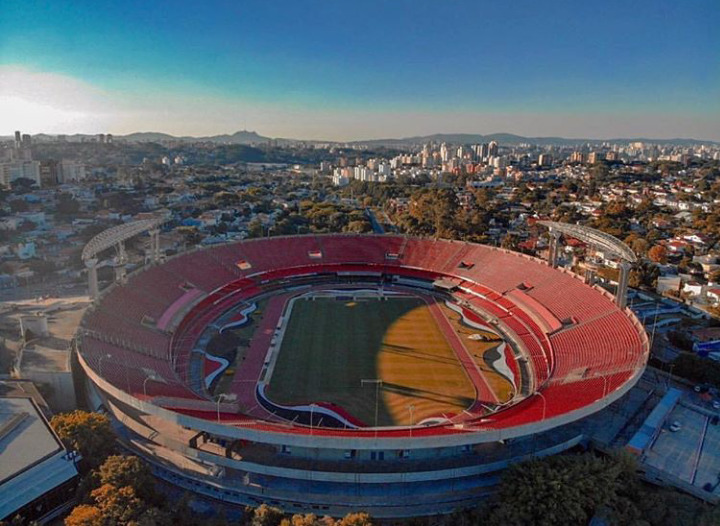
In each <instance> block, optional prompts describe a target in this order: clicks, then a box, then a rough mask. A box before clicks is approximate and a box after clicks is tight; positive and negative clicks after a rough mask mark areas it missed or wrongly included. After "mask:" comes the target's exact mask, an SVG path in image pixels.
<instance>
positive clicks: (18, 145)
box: [15, 131, 22, 150]
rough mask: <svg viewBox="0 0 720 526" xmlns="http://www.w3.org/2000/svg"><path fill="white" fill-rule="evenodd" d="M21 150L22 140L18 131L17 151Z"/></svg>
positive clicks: (16, 134)
mask: <svg viewBox="0 0 720 526" xmlns="http://www.w3.org/2000/svg"><path fill="white" fill-rule="evenodd" d="M20 148H22V139H21V136H20V132H19V131H16V132H15V149H16V150H19V149H20Z"/></svg>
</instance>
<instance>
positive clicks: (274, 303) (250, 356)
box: [230, 294, 290, 418]
mask: <svg viewBox="0 0 720 526" xmlns="http://www.w3.org/2000/svg"><path fill="white" fill-rule="evenodd" d="M289 297H290V295H289V294H283V295H280V296H272V297H271V298H270V300H269V301H268V303H267V305H266V306H265V311H264V312H263V317H262V320H261V321H260V324H259V325H258V328H257V329H256V330H255V333H254V334H253V336H252V341H251V342H250V348H249V349H248V351H247V353H246V354H245V359H244V360H243V361H241V362H239V363H236V364H235V368H236V369H235V377H234V378H233V381H232V385H231V387H230V392H231V393H235V394H236V395H237V401H238V402H239V403H240V406H241V407H242V408H243V410H244V412H245V413H246V414H248V415H251V416H254V417H258V418H275V417H274V415H272V414H271V413H268V412H267V411H266V410H265V409H264V408H263V407H262V406H261V405H260V404H258V402H257V400H256V399H255V386H256V385H257V382H258V380H259V379H260V373H261V372H262V369H263V365H264V363H265V356H266V355H267V352H268V349H269V348H270V341H271V340H272V337H273V334H274V333H275V328H276V327H277V323H278V320H279V319H280V316H281V315H282V313H283V309H284V308H285V303H286V302H287V300H288V298H289Z"/></svg>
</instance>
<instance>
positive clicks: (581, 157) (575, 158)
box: [570, 152, 585, 163]
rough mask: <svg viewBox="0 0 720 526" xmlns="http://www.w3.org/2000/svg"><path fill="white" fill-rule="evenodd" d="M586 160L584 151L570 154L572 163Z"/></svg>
mask: <svg viewBox="0 0 720 526" xmlns="http://www.w3.org/2000/svg"><path fill="white" fill-rule="evenodd" d="M584 160H585V154H584V153H582V152H573V153H572V154H570V162H571V163H581V162H583V161H584Z"/></svg>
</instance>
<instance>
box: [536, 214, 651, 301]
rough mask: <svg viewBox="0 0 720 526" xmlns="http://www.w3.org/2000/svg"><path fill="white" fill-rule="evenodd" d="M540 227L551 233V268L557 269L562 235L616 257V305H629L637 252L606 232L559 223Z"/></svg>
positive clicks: (549, 259) (543, 224)
mask: <svg viewBox="0 0 720 526" xmlns="http://www.w3.org/2000/svg"><path fill="white" fill-rule="evenodd" d="M538 224H539V225H542V226H544V227H547V228H548V230H549V231H550V250H549V251H548V263H549V264H550V266H551V267H553V268H555V267H557V259H558V253H559V248H560V235H561V234H565V235H567V236H570V237H574V238H575V239H579V240H580V241H582V242H584V243H587V244H588V245H592V246H593V247H598V248H601V249H602V250H603V251H604V252H605V253H607V254H610V255H612V256H614V257H615V258H617V259H619V260H620V277H619V278H618V287H617V293H616V294H615V304H616V305H617V306H618V307H620V308H623V309H624V308H625V306H626V305H627V288H628V278H629V277H630V268H631V267H632V264H633V263H637V261H638V259H637V256H636V255H635V252H633V251H632V249H631V248H630V247H628V246H627V245H626V244H625V243H623V242H622V241H620V240H619V239H618V238H616V237H615V236H611V235H610V234H608V233H606V232H602V231H601V230H597V229H595V228H590V227H588V226H583V225H573V224H570V223H560V222H557V221H538Z"/></svg>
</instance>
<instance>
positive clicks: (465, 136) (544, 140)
mask: <svg viewBox="0 0 720 526" xmlns="http://www.w3.org/2000/svg"><path fill="white" fill-rule="evenodd" d="M114 137H115V138H116V139H122V140H125V141H130V142H165V141H177V142H211V143H216V144H246V145H249V144H263V143H267V142H268V141H275V142H276V143H277V144H278V145H282V146H285V145H289V144H297V143H301V142H302V143H315V144H317V143H325V144H349V145H354V146H361V145H365V146H370V147H379V146H387V147H391V148H392V147H398V146H408V145H412V144H426V143H429V142H435V143H442V142H446V143H452V144H477V143H483V142H490V141H497V142H498V143H499V144H536V145H539V146H550V145H555V146H580V145H583V144H588V143H589V144H600V143H604V142H607V143H614V144H627V143H631V142H645V143H653V144H660V145H664V144H674V145H679V146H691V145H698V144H705V145H709V146H710V145H715V146H717V145H720V143H718V142H716V141H706V140H699V139H686V138H677V139H649V138H644V137H634V138H622V139H568V138H565V137H523V136H521V135H514V134H512V133H491V134H488V135H481V134H474V133H437V134H434V135H422V136H415V137H404V138H399V139H398V138H387V139H368V140H360V141H348V142H344V141H318V140H302V139H283V138H271V137H265V136H263V135H260V134H258V133H257V132H254V131H247V130H241V131H238V132H235V133H233V134H232V135H228V134H223V135H212V136H208V137H191V136H183V137H176V136H174V135H169V134H167V133H159V132H136V133H131V134H129V135H115V136H114ZM55 138H56V136H55V135H48V134H43V133H40V134H37V135H34V136H33V139H34V140H36V141H38V142H48V141H53V140H55ZM65 138H66V140H67V141H80V140H83V139H85V140H92V139H96V138H97V135H83V134H76V135H66V136H65ZM10 140H13V137H12V136H9V135H8V136H4V137H3V136H0V141H10Z"/></svg>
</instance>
